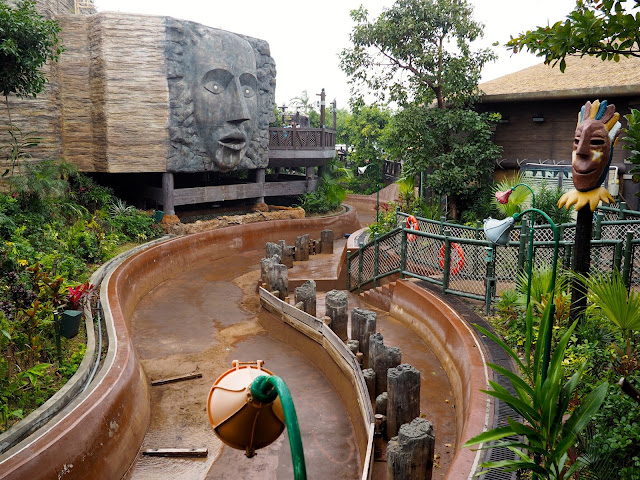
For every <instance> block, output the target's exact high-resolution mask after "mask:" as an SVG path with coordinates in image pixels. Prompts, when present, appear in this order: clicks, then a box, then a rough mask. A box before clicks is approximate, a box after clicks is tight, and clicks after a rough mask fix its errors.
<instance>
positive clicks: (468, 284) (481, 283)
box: [441, 242, 487, 296]
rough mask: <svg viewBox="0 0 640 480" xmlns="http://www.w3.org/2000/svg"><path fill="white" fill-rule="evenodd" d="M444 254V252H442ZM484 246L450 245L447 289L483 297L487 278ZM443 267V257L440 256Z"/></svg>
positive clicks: (468, 244) (461, 243)
mask: <svg viewBox="0 0 640 480" xmlns="http://www.w3.org/2000/svg"><path fill="white" fill-rule="evenodd" d="M442 253H443V254H444V251H443V252H442ZM486 256H487V251H486V246H485V245H476V244H470V243H463V242H460V243H451V250H450V260H449V289H451V290H457V291H459V292H465V293H472V294H474V295H480V296H484V294H485V290H486V278H487V262H486V261H485V258H486ZM441 263H442V264H443V266H444V255H442V256H441Z"/></svg>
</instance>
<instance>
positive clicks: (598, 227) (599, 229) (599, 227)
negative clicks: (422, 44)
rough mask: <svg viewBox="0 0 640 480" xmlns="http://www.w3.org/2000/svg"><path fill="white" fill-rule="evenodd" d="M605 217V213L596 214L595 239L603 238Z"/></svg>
mask: <svg viewBox="0 0 640 480" xmlns="http://www.w3.org/2000/svg"><path fill="white" fill-rule="evenodd" d="M603 218H604V215H603V214H602V213H598V214H597V215H596V226H595V228H594V229H593V237H592V238H593V239H594V240H600V239H602V219H603Z"/></svg>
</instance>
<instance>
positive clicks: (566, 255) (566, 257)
mask: <svg viewBox="0 0 640 480" xmlns="http://www.w3.org/2000/svg"><path fill="white" fill-rule="evenodd" d="M571 245H572V244H571V242H569V243H565V244H564V252H563V255H562V268H564V269H565V270H568V269H571V252H572V249H571Z"/></svg>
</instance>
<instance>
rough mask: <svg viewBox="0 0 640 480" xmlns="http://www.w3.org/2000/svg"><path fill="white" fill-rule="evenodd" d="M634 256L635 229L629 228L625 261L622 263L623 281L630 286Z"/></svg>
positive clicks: (625, 243) (625, 245) (625, 246)
mask: <svg viewBox="0 0 640 480" xmlns="http://www.w3.org/2000/svg"><path fill="white" fill-rule="evenodd" d="M632 258H633V231H631V230H629V231H628V232H627V235H626V239H625V242H624V263H623V265H622V281H623V282H624V284H625V285H626V286H627V288H629V287H630V286H631V281H630V280H631V268H632V266H633V265H632V263H631V259H632Z"/></svg>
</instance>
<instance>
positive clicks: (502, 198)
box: [496, 183, 536, 305]
mask: <svg viewBox="0 0 640 480" xmlns="http://www.w3.org/2000/svg"><path fill="white" fill-rule="evenodd" d="M517 187H526V188H528V189H529V191H530V192H531V208H536V194H535V192H534V191H533V188H531V187H530V186H529V185H527V184H526V183H517V184H515V185H514V186H513V187H511V188H510V189H508V190H505V191H504V192H496V200H497V201H498V202H499V203H502V204H503V205H506V204H507V203H509V196H510V195H511V193H512V192H513V191H514V190H515V189H516V188H517ZM533 217H534V215H533V214H532V215H531V226H530V228H529V248H528V258H529V265H528V275H527V305H529V302H530V300H531V270H532V265H531V263H532V262H531V260H532V259H533V240H534V236H535V229H534V227H533V225H534V224H535V222H534V220H533Z"/></svg>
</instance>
